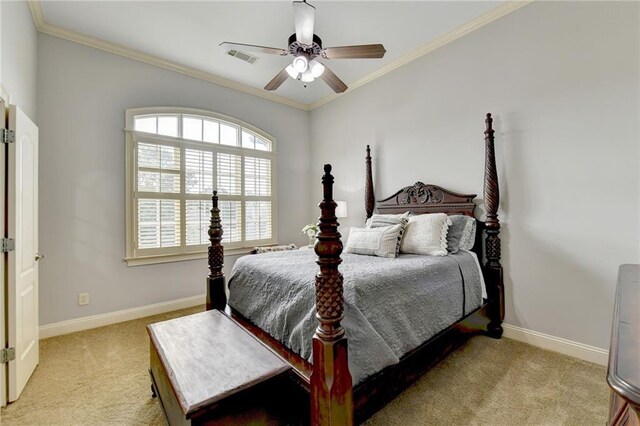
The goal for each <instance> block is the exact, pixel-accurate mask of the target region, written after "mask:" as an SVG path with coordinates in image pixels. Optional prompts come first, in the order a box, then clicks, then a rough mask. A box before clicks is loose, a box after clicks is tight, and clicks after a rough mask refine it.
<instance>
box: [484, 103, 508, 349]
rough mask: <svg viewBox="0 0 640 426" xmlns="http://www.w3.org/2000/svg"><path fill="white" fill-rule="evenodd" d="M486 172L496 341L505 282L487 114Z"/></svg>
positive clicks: (487, 268)
mask: <svg viewBox="0 0 640 426" xmlns="http://www.w3.org/2000/svg"><path fill="white" fill-rule="evenodd" d="M485 123H486V130H485V132H484V141H485V149H486V151H485V169H484V204H485V207H486V210H487V220H486V222H485V229H486V233H487V237H486V240H485V256H486V263H485V275H486V278H487V284H488V285H487V296H488V298H489V319H490V323H489V325H488V332H489V335H490V336H492V337H495V338H500V337H501V336H502V325H501V324H502V320H503V319H504V280H503V274H502V265H501V264H500V236H499V234H500V221H499V220H498V205H499V204H500V189H499V188H498V172H497V170H496V156H495V149H494V139H493V133H494V131H493V127H492V125H493V118H491V114H487V119H486V120H485Z"/></svg>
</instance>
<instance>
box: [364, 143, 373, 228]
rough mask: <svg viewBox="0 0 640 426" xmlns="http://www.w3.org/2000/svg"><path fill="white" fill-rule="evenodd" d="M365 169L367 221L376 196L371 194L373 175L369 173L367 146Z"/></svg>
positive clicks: (369, 158) (368, 150) (369, 149)
mask: <svg viewBox="0 0 640 426" xmlns="http://www.w3.org/2000/svg"><path fill="white" fill-rule="evenodd" d="M365 158H366V165H367V167H366V169H367V176H366V180H365V184H364V209H365V211H366V212H367V219H369V218H370V217H371V216H373V209H374V206H375V204H376V196H375V194H374V192H373V174H372V173H371V148H369V145H367V156H366V157H365Z"/></svg>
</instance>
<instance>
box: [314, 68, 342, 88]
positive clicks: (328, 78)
mask: <svg viewBox="0 0 640 426" xmlns="http://www.w3.org/2000/svg"><path fill="white" fill-rule="evenodd" d="M320 78H321V79H323V80H324V82H325V83H327V84H328V85H329V87H331V88H332V89H333V91H334V92H336V93H342V92H344V91H345V90H347V85H346V84H344V81H342V80H340V79H339V78H338V76H337V75H335V74H334V73H333V71H331V70H330V69H329V67H327V66H326V65H325V66H324V72H323V73H322V75H321V76H320Z"/></svg>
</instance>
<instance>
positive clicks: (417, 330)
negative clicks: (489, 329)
mask: <svg viewBox="0 0 640 426" xmlns="http://www.w3.org/2000/svg"><path fill="white" fill-rule="evenodd" d="M315 259H316V256H315V253H314V252H313V250H295V251H286V252H275V253H266V254H259V255H252V256H245V257H242V258H240V259H238V261H237V262H236V264H235V266H234V268H233V272H232V273H231V278H230V279H229V291H230V296H229V302H228V304H229V306H231V307H232V308H234V309H235V310H237V311H238V312H239V313H241V314H242V315H244V316H245V317H246V318H247V319H249V320H250V321H251V322H253V323H254V324H256V325H257V326H259V327H260V328H262V329H263V330H265V331H267V332H268V333H269V334H270V335H271V336H273V337H274V338H276V339H277V340H279V341H280V342H282V343H283V344H284V345H286V346H287V347H289V348H290V349H291V350H293V351H294V352H296V353H298V354H300V355H301V356H302V357H303V358H305V359H308V360H309V361H312V360H311V355H312V353H311V340H312V337H313V333H314V330H315V327H316V326H317V320H316V319H315V307H314V303H315V291H314V282H315V278H314V277H315V275H316V273H317V271H318V270H319V268H318V266H317V265H316V263H315ZM342 259H343V262H342V264H341V265H340V271H341V272H342V274H343V276H344V295H345V317H344V320H343V321H342V324H343V326H344V328H345V331H346V334H347V337H348V339H349V368H350V371H351V375H352V378H353V383H354V384H357V383H359V382H360V381H362V380H364V379H365V378H367V377H368V376H370V375H372V374H374V373H376V372H378V371H380V370H382V369H383V368H384V367H386V366H388V365H391V364H395V363H397V362H398V361H399V358H400V357H402V356H403V355H404V354H406V353H407V352H409V351H410V350H412V349H414V348H416V347H418V346H419V345H420V344H422V343H423V342H425V341H426V340H428V339H429V338H430V337H432V336H434V335H435V334H437V333H438V332H440V331H442V330H444V329H445V328H447V327H448V326H450V325H451V324H453V323H454V322H456V321H458V320H459V319H460V318H461V317H462V316H463V304H464V313H465V314H467V313H470V312H471V311H473V310H474V309H476V308H478V307H479V306H480V305H481V301H482V285H481V282H482V280H481V277H480V271H479V269H478V266H477V263H476V261H475V259H474V257H473V255H471V254H470V253H468V252H465V251H461V252H459V253H456V254H454V255H448V256H443V257H439V256H419V255H404V254H403V255H400V256H399V257H397V258H395V259H386V258H380V257H374V256H362V255H356V254H348V253H343V254H342Z"/></svg>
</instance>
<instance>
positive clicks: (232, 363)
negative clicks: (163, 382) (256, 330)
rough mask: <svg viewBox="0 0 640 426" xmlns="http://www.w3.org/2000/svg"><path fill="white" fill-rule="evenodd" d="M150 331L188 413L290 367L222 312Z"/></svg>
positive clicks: (161, 324) (165, 323) (175, 321)
mask: <svg viewBox="0 0 640 426" xmlns="http://www.w3.org/2000/svg"><path fill="white" fill-rule="evenodd" d="M147 331H148V333H149V336H150V338H151V342H152V344H153V345H154V347H155V349H156V351H157V353H158V356H159V358H160V361H161V363H162V365H163V367H164V370H165V371H166V373H167V376H168V377H169V381H170V382H171V386H172V388H173V391H174V392H175V395H176V397H177V399H178V402H179V403H180V406H181V408H182V411H183V412H184V414H185V415H186V416H187V417H189V414H191V413H193V412H194V411H197V410H198V409H200V408H202V407H205V406H208V405H210V404H212V403H214V402H216V401H219V400H222V399H223V398H226V397H228V396H230V395H233V394H235V393H237V392H239V391H241V390H243V389H247V388H249V387H251V386H253V385H255V384H257V383H260V382H263V381H265V380H267V379H269V378H271V377H274V376H277V375H278V374H281V373H283V372H285V371H287V370H289V369H290V368H291V367H290V365H289V364H287V363H286V362H285V361H283V360H282V359H281V358H280V357H278V356H277V355H275V354H274V353H273V352H271V350H269V349H267V348H266V347H265V346H264V345H263V344H262V343H260V342H259V341H258V340H256V339H255V338H254V337H253V336H251V335H250V334H249V333H247V332H246V331H244V330H243V329H242V328H240V327H239V326H238V325H236V324H235V323H234V322H233V321H232V320H231V319H229V318H228V317H227V316H226V315H224V314H222V313H221V312H220V311H218V310H211V311H206V312H201V313H198V314H194V315H189V316H186V317H181V318H176V319H172V320H169V321H163V322H159V323H156V324H151V325H149V326H147Z"/></svg>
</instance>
